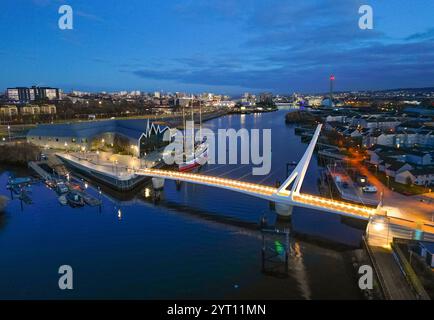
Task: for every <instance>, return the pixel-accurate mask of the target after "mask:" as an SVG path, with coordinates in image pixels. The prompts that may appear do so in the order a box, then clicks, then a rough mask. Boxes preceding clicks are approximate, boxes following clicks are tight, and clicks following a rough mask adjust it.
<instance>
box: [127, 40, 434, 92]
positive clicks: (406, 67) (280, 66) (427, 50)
mask: <svg viewBox="0 0 434 320" xmlns="http://www.w3.org/2000/svg"><path fill="white" fill-rule="evenodd" d="M226 59H227V61H226V63H225V57H219V58H218V59H216V60H210V59H177V61H178V62H179V65H178V66H177V67H175V68H164V69H161V68H160V69H150V68H147V69H144V68H142V69H137V70H131V71H127V72H131V73H132V74H134V75H135V76H137V77H140V78H143V79H152V80H169V81H175V82H178V83H184V84H197V85H207V86H209V85H214V86H232V87H235V86H241V87H245V88H254V89H257V90H274V91H277V92H285V91H287V90H289V88H293V89H295V90H301V91H305V90H312V89H311V88H312V87H316V88H317V90H318V89H319V90H320V91H321V88H324V89H325V87H326V85H327V80H326V79H327V78H328V75H329V74H330V73H334V74H336V75H337V81H340V83H339V82H338V85H339V84H340V86H341V89H352V88H362V87H363V86H364V87H363V88H369V87H370V86H371V85H372V83H375V84H378V85H379V86H380V87H384V88H386V87H394V86H401V85H400V83H402V84H407V85H410V86H411V83H415V84H417V85H423V84H424V83H425V86H426V85H431V84H432V82H433V80H434V77H433V75H432V72H431V70H433V66H434V62H433V61H434V43H432V42H428V41H425V42H414V43H394V44H384V43H370V44H368V45H366V46H363V47H354V48H347V49H345V50H341V49H339V48H335V49H328V50H326V51H323V50H319V49H318V48H313V47H307V48H304V49H302V50H297V51H291V50H290V49H288V50H283V51H282V50H281V51H278V52H274V53H272V54H269V55H265V56H263V57H262V60H260V59H257V60H256V62H258V63H257V64H256V67H252V68H246V67H244V66H243V63H240V64H233V61H232V60H231V57H230V56H228V57H226ZM248 59H249V58H248ZM368 79H370V80H368ZM410 80H411V81H410ZM321 83H322V84H323V86H321ZM361 84H362V85H361ZM324 91H325V90H324Z"/></svg>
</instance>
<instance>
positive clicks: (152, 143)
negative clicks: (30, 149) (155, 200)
mask: <svg viewBox="0 0 434 320" xmlns="http://www.w3.org/2000/svg"><path fill="white" fill-rule="evenodd" d="M167 129H168V127H166V126H160V125H156V124H154V123H151V122H150V121H149V120H145V119H132V120H104V121H89V122H75V123H67V124H50V125H39V126H37V127H36V128H34V129H31V130H29V132H28V133H27V141H28V142H29V143H32V144H35V145H37V146H40V147H43V148H53V149H60V150H66V151H86V150H98V149H100V148H101V149H103V148H106V147H113V146H114V145H115V147H116V146H117V148H118V149H119V150H118V151H119V152H123V153H125V154H131V155H134V156H138V157H141V156H144V155H146V153H148V152H150V151H153V150H156V149H158V148H161V147H163V146H164V145H166V144H167V143H168V142H166V141H164V140H163V136H164V133H165V132H166V130H167Z"/></svg>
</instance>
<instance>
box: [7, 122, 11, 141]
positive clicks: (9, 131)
mask: <svg viewBox="0 0 434 320" xmlns="http://www.w3.org/2000/svg"><path fill="white" fill-rule="evenodd" d="M8 135H9V142H10V141H11V126H10V125H8Z"/></svg>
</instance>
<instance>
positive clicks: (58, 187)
mask: <svg viewBox="0 0 434 320" xmlns="http://www.w3.org/2000/svg"><path fill="white" fill-rule="evenodd" d="M56 192H57V193H58V194H65V193H67V192H69V189H68V187H67V186H66V184H65V183H63V182H59V183H57V185H56Z"/></svg>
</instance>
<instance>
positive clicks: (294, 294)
mask: <svg viewBox="0 0 434 320" xmlns="http://www.w3.org/2000/svg"><path fill="white" fill-rule="evenodd" d="M284 115H285V111H277V112H272V113H263V114H250V115H227V116H223V117H220V118H216V119H212V120H210V121H208V122H206V123H205V124H204V126H205V127H208V128H211V129H217V128H234V129H239V128H247V129H251V128H258V129H267V128H271V129H272V170H271V172H270V174H269V175H268V176H252V175H251V167H249V166H241V165H238V166H237V165H208V166H207V167H204V168H202V169H201V171H202V173H205V174H210V175H224V177H230V178H240V179H242V180H245V181H256V182H261V183H264V184H269V185H274V184H275V182H276V181H277V180H280V181H283V180H284V178H285V176H286V173H285V170H286V163H287V162H291V161H298V160H299V159H300V157H301V156H302V154H303V153H304V151H305V149H306V146H307V145H306V144H303V143H301V142H300V138H299V137H298V136H296V135H295V134H294V127H293V126H288V125H286V124H285V121H284ZM319 169H320V168H319V166H318V164H317V159H316V157H313V159H312V162H311V164H310V167H309V170H308V174H307V176H306V178H305V181H304V184H303V189H302V190H304V191H308V192H311V193H317V179H318V173H319ZM9 172H10V169H6V168H4V169H2V173H1V175H0V194H3V195H6V196H8V197H11V194H10V192H9V191H8V190H7V189H6V182H7V178H8V176H9ZM18 174H19V172H18ZM90 192H91V193H94V194H95V195H97V192H96V191H95V189H94V188H93V187H90ZM31 197H32V199H33V204H30V205H26V204H21V202H20V201H19V200H17V199H15V200H11V201H10V202H9V204H8V206H7V208H6V211H5V213H4V214H0V298H1V299H5V298H8V299H11V298H13V299H45V298H55V299H64V298H66V299H69V298H74V299H76V298H80V299H87V298H110V299H115V298H122V299H181V298H184V299H199V298H200V299H205V298H209V299H213V298H225V299H231V298H240V299H250V298H256V299H272V298H275V299H359V298H361V296H360V293H359V290H358V288H357V282H356V279H355V275H354V270H353V269H352V268H351V263H350V260H349V254H348V250H345V249H343V248H342V246H340V245H336V243H343V244H346V245H352V246H357V245H358V244H359V242H360V237H361V231H360V230H357V229H354V228H352V227H350V226H347V225H345V224H343V223H341V220H340V218H339V217H338V216H334V215H331V214H326V213H321V212H315V211H312V210H307V209H302V208H295V209H294V212H293V216H292V219H291V221H290V222H285V224H286V225H287V226H290V227H291V229H292V234H291V235H290V237H289V242H290V247H291V250H290V255H289V260H288V265H287V274H286V275H284V276H282V275H281V274H280V273H273V272H270V270H271V269H272V266H270V265H268V264H269V263H268V262H265V269H264V266H263V259H262V246H263V240H262V235H261V232H259V231H258V230H257V228H256V225H257V223H258V222H259V221H260V219H261V217H262V216H263V215H265V216H267V218H268V221H269V222H270V223H274V221H275V220H276V214H275V213H274V212H273V211H272V210H271V209H270V206H269V203H267V202H266V201H264V200H261V199H256V198H251V197H249V196H246V195H242V194H238V193H234V192H231V191H227V190H220V189H215V188H210V187H206V186H198V185H186V184H183V185H182V186H181V189H180V190H177V188H176V185H175V183H174V182H173V181H166V183H165V188H164V191H163V192H162V195H161V200H160V201H159V202H158V203H154V201H152V190H149V188H148V187H144V188H143V189H141V190H140V191H138V192H137V194H135V195H134V196H132V197H131V199H130V200H122V201H121V200H116V198H115V197H113V196H109V195H107V194H106V193H103V195H102V202H103V204H102V206H101V207H89V206H86V207H83V208H75V209H74V208H70V207H65V206H61V205H60V204H59V202H58V200H57V196H56V194H55V193H54V192H53V191H52V190H50V189H48V188H47V187H46V186H45V185H44V184H42V183H40V184H36V185H33V186H32V194H31ZM294 233H297V234H301V235H302V236H299V235H294ZM276 237H277V238H276ZM276 237H273V239H272V240H271V243H276V241H278V242H279V243H280V244H281V243H284V242H285V237H280V236H276ZM279 237H280V238H279ZM319 238H320V239H323V240H325V241H321V242H318V241H317V239H319ZM267 248H268V242H267ZM61 265H70V266H71V267H72V268H73V280H74V288H73V290H64V291H62V290H59V287H58V279H59V277H60V275H59V274H58V268H59V266H61ZM282 266H283V270H285V268H286V267H285V265H284V262H283V260H282V261H280V263H279V261H278V263H277V268H280V269H282ZM280 269H279V270H280Z"/></svg>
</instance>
